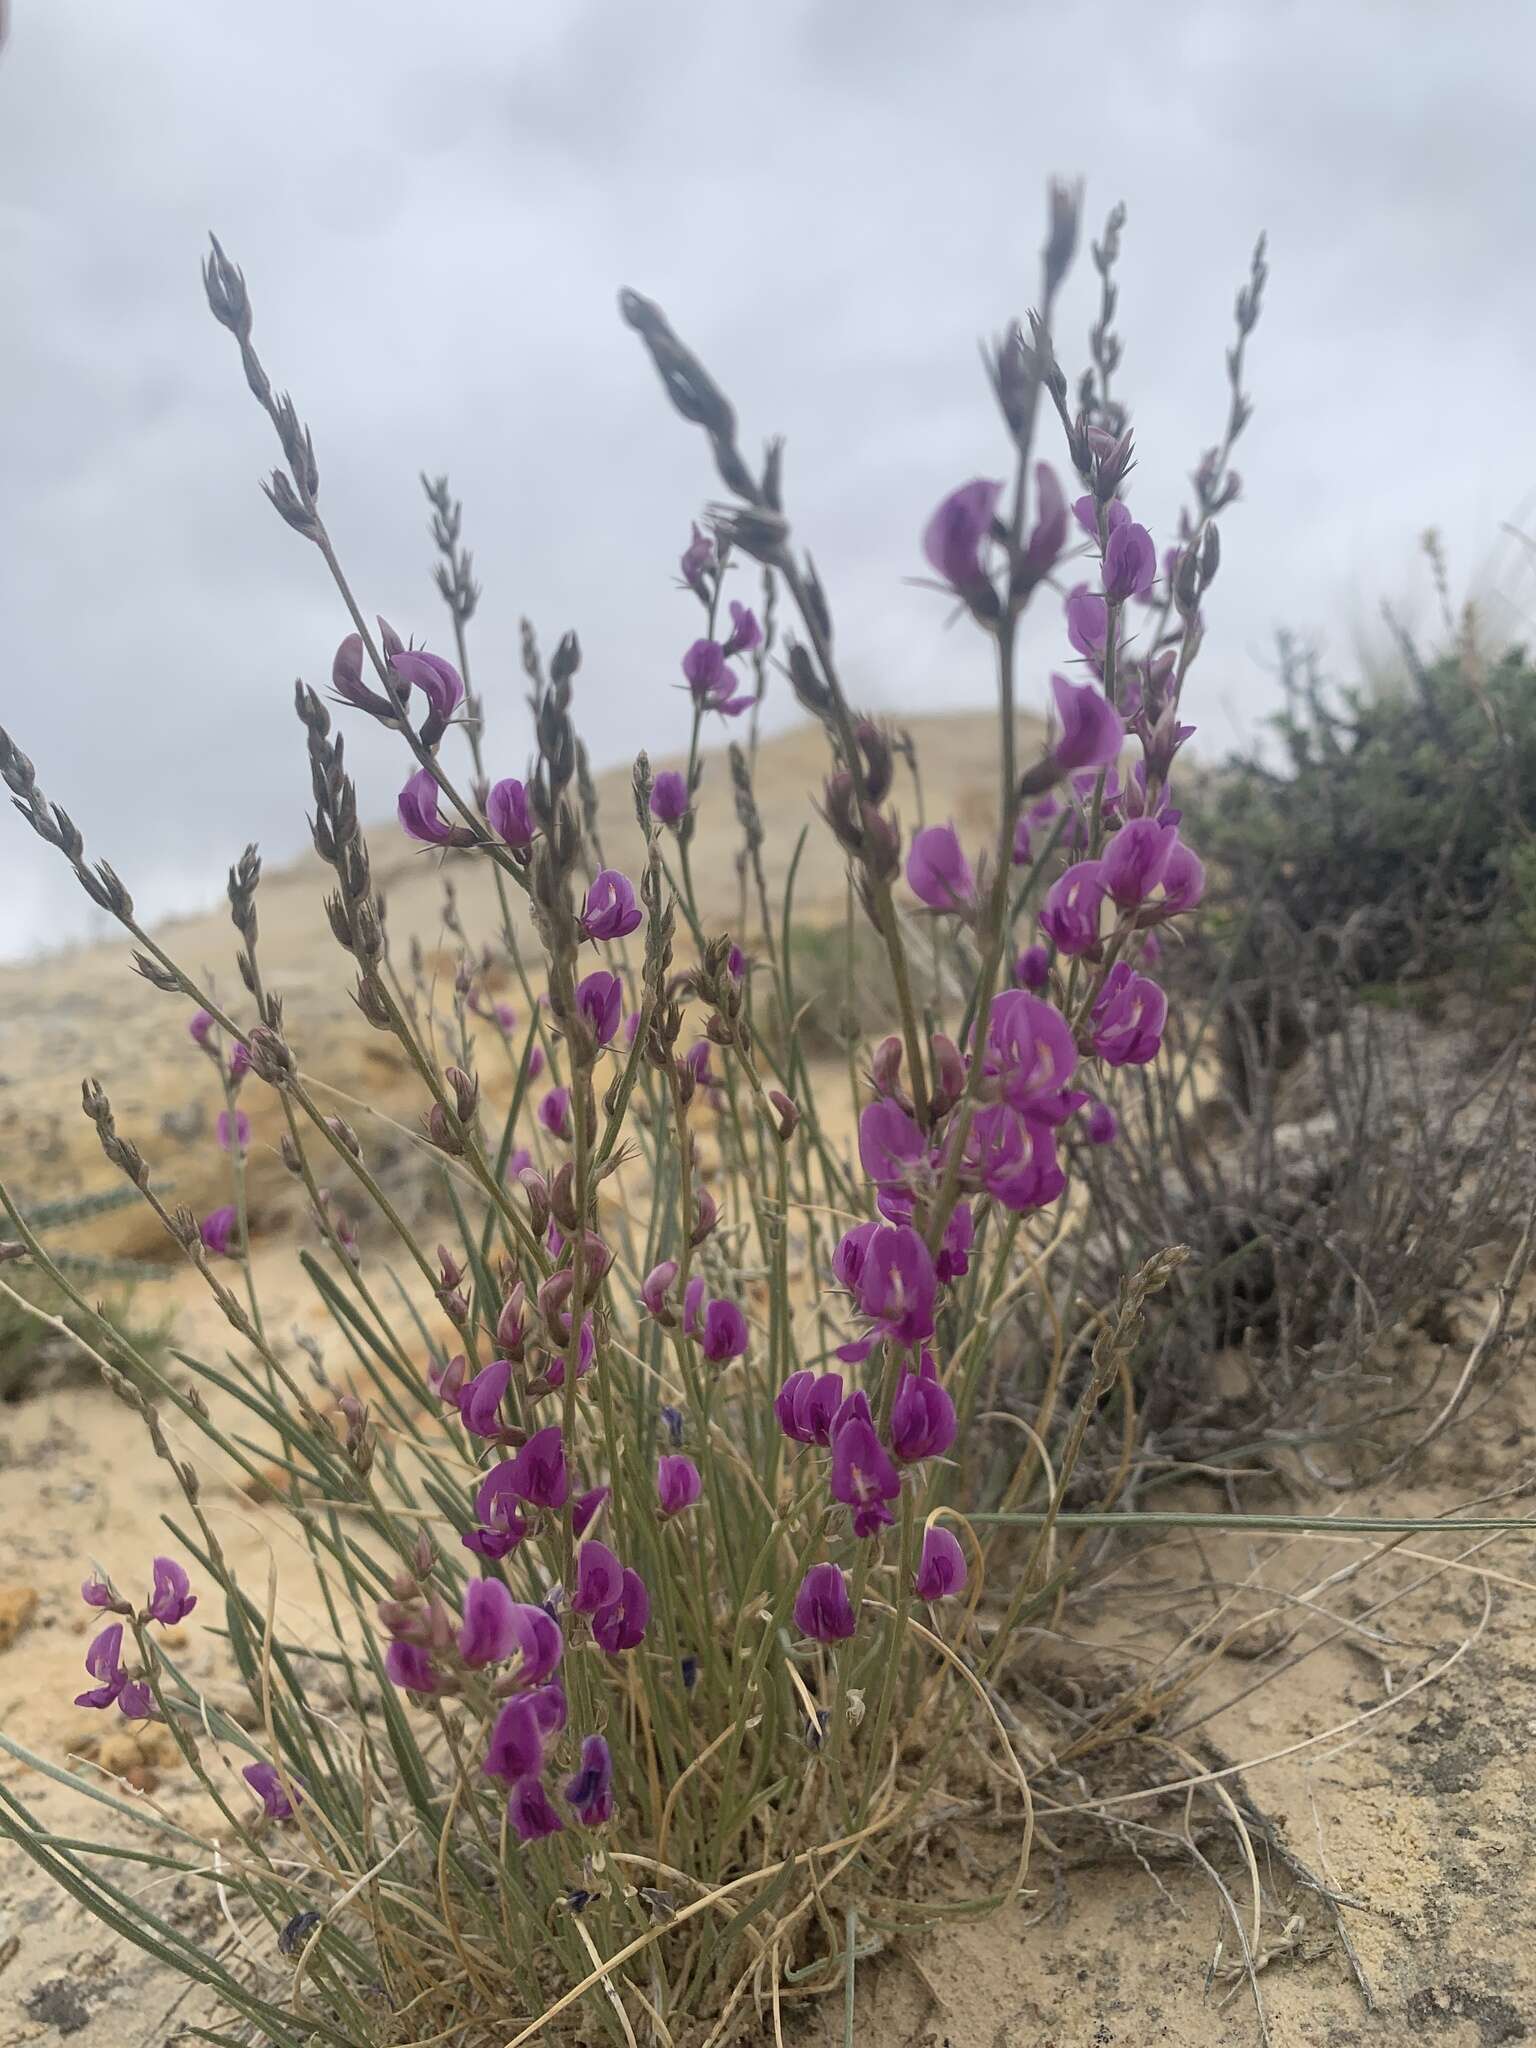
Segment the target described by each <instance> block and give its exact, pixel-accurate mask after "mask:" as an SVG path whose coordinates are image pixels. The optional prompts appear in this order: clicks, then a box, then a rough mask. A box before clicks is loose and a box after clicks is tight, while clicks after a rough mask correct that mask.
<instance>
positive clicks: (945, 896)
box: [907, 825, 976, 910]
mask: <svg viewBox="0 0 1536 2048" xmlns="http://www.w3.org/2000/svg"><path fill="white" fill-rule="evenodd" d="M907 886H908V888H909V889H910V890H911V891H912V893H913V895H914V896H916V897H917V899H918V901H919V902H920V903H926V904H927V906H928V908H929V909H930V910H965V909H968V908H969V907H970V905H971V904H972V903H973V902H974V900H975V896H976V877H975V876H974V875H973V874H972V873H971V864H970V862H969V861H968V860H967V859H966V857H965V854H964V853H963V852H962V850H961V846H960V840H959V837H958V836H957V834H956V832H955V828H954V826H953V825H930V826H929V827H928V828H927V830H926V831H923V832H919V833H918V834H917V836H916V837H915V838H914V839H913V841H912V850H911V852H910V853H909V854H908V855H907Z"/></svg>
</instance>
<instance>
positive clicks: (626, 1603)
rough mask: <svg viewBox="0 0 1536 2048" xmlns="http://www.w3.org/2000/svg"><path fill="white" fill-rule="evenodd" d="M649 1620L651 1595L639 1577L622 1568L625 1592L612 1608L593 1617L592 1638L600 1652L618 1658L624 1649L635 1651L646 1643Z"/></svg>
mask: <svg viewBox="0 0 1536 2048" xmlns="http://www.w3.org/2000/svg"><path fill="white" fill-rule="evenodd" d="M650 1618H651V1596H650V1594H649V1593H648V1592H647V1591H646V1590H645V1581H644V1579H642V1578H641V1576H640V1574H639V1573H638V1572H635V1571H631V1570H630V1569H629V1567H628V1566H627V1565H626V1566H625V1568H624V1590H623V1592H622V1593H621V1594H620V1595H619V1597H618V1599H617V1600H615V1601H614V1602H613V1604H612V1606H611V1607H605V1608H603V1610H602V1612H601V1613H599V1614H595V1615H594V1616H593V1617H592V1635H593V1639H594V1640H595V1641H596V1642H597V1644H598V1646H599V1647H600V1648H601V1649H604V1650H606V1651H607V1652H608V1654H609V1656H610V1657H617V1656H618V1655H620V1653H621V1652H622V1651H624V1650H633V1649H637V1648H638V1647H639V1645H640V1644H641V1643H642V1642H644V1640H645V1630H646V1624H647V1622H649V1620H650Z"/></svg>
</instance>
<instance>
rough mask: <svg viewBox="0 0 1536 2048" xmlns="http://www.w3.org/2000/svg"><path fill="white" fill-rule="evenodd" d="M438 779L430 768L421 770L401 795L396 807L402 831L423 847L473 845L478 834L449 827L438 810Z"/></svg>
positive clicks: (456, 826) (460, 828)
mask: <svg viewBox="0 0 1536 2048" xmlns="http://www.w3.org/2000/svg"><path fill="white" fill-rule="evenodd" d="M437 796H438V789H437V778H436V777H435V776H434V775H433V773H432V770H431V769H430V768H418V769H417V771H416V773H415V774H414V775H412V776H410V777H409V778H408V780H407V782H406V785H405V787H404V789H402V790H401V792H400V797H399V801H398V802H397V804H396V806H395V810H396V813H397V815H398V817H399V819H400V829H401V830H402V831H403V832H404V833H405V835H406V837H407V838H409V839H415V840H418V841H419V842H420V843H421V844H422V845H423V846H473V845H474V843H475V835H474V833H473V832H471V831H470V830H469V828H468V826H466V825H449V824H447V823H445V822H444V820H443V817H442V815H441V813H440V812H439V810H438V808H437Z"/></svg>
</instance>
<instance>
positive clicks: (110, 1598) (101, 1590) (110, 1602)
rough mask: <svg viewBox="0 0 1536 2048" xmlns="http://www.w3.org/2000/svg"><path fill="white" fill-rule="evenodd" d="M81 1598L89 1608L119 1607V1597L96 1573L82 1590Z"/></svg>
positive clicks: (93, 1573)
mask: <svg viewBox="0 0 1536 2048" xmlns="http://www.w3.org/2000/svg"><path fill="white" fill-rule="evenodd" d="M80 1598H81V1599H82V1600H83V1601H84V1602H85V1604H86V1606H87V1607H115V1606H116V1605H117V1595H116V1594H115V1593H114V1592H113V1590H112V1588H111V1587H110V1586H109V1585H108V1584H107V1582H106V1580H105V1579H103V1578H99V1577H98V1576H97V1574H96V1573H95V1572H92V1574H91V1576H90V1577H89V1578H88V1579H87V1580H86V1581H85V1584H84V1585H83V1586H82V1587H81V1588H80Z"/></svg>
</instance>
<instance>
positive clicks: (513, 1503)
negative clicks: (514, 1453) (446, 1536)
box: [460, 1458, 528, 1560]
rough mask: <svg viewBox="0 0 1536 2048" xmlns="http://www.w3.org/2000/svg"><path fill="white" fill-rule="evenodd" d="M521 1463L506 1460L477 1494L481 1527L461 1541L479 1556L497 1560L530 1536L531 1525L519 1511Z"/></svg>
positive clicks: (489, 1475)
mask: <svg viewBox="0 0 1536 2048" xmlns="http://www.w3.org/2000/svg"><path fill="white" fill-rule="evenodd" d="M516 1476H517V1460H516V1459H515V1458H504V1459H503V1460H502V1461H501V1463H500V1464H499V1465H493V1466H492V1467H491V1469H490V1470H489V1471H488V1472H487V1473H486V1475H485V1477H484V1478H483V1479H482V1480H481V1482H480V1485H479V1487H478V1489H477V1490H476V1493H475V1515H476V1518H477V1520H478V1522H479V1524H480V1526H479V1527H478V1528H475V1529H471V1530H469V1531H468V1532H467V1533H466V1534H465V1535H464V1536H463V1537H461V1538H460V1541H461V1542H462V1543H463V1545H464V1548H465V1549H466V1550H472V1551H473V1552H474V1553H475V1555H476V1556H477V1557H485V1558H490V1559H492V1560H495V1559H497V1558H502V1557H505V1556H506V1555H507V1553H508V1552H509V1551H512V1550H515V1549H516V1548H517V1546H518V1544H519V1543H521V1542H522V1540H523V1538H524V1537H525V1536H526V1535H527V1534H528V1524H527V1523H526V1522H525V1521H524V1520H523V1518H522V1516H521V1515H520V1514H519V1513H518V1512H517V1499H518V1495H517V1491H516V1488H515V1485H514V1481H515V1479H516Z"/></svg>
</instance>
